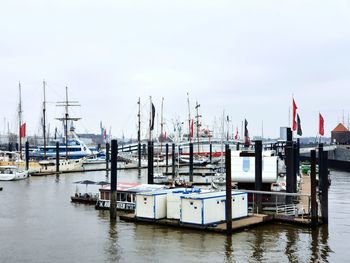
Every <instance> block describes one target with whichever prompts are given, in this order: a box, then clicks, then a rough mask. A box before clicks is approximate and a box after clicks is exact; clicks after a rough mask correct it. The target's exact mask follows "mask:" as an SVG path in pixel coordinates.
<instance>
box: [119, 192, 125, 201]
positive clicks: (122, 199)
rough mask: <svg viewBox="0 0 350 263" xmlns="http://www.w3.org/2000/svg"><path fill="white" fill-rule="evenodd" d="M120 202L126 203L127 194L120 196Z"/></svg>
mask: <svg viewBox="0 0 350 263" xmlns="http://www.w3.org/2000/svg"><path fill="white" fill-rule="evenodd" d="M120 201H122V202H125V201H126V194H125V193H121V194H120Z"/></svg>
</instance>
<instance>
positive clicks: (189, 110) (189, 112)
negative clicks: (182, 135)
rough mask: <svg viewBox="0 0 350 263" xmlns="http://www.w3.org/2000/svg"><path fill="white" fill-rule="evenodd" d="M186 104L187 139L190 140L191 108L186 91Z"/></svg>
mask: <svg viewBox="0 0 350 263" xmlns="http://www.w3.org/2000/svg"><path fill="white" fill-rule="evenodd" d="M187 106H188V140H189V141H190V142H191V141H192V138H191V109H190V97H189V95H188V92H187Z"/></svg>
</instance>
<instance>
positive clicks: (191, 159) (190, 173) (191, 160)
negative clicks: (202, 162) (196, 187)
mask: <svg viewBox="0 0 350 263" xmlns="http://www.w3.org/2000/svg"><path fill="white" fill-rule="evenodd" d="M189 176H190V182H193V143H192V142H191V143H190V171H189Z"/></svg>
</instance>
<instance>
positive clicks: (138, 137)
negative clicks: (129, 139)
mask: <svg viewBox="0 0 350 263" xmlns="http://www.w3.org/2000/svg"><path fill="white" fill-rule="evenodd" d="M137 104H138V105H139V112H138V114H137V118H138V130H137V142H138V143H141V101H140V98H139V101H138V102H137Z"/></svg>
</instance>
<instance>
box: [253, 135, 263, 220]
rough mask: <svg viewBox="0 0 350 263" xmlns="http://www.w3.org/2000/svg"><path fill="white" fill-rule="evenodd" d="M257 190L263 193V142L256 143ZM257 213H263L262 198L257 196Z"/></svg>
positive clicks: (259, 195)
mask: <svg viewBox="0 0 350 263" xmlns="http://www.w3.org/2000/svg"><path fill="white" fill-rule="evenodd" d="M254 147H255V190H257V191H262V186H263V185H262V141H261V140H257V141H255V146H254ZM255 200H256V206H255V207H256V212H257V213H261V212H262V196H261V194H257V195H256V198H255Z"/></svg>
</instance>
